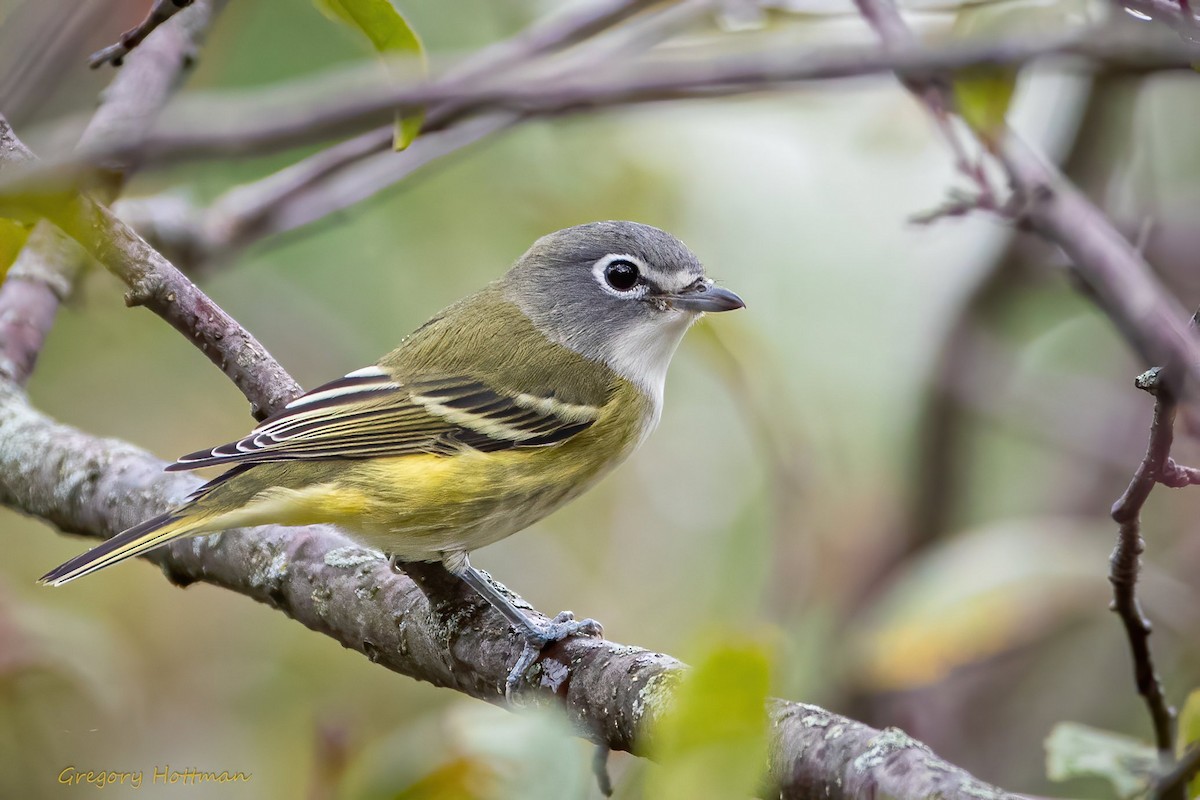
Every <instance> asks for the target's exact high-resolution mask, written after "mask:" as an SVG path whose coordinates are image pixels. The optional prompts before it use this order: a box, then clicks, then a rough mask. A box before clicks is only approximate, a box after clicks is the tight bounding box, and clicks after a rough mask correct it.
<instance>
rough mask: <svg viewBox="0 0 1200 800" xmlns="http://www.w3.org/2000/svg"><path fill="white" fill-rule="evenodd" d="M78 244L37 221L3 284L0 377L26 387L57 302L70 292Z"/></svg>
mask: <svg viewBox="0 0 1200 800" xmlns="http://www.w3.org/2000/svg"><path fill="white" fill-rule="evenodd" d="M79 253H80V250H79V246H78V245H76V244H75V243H74V242H72V241H70V240H69V239H67V238H66V237H64V236H63V235H62V234H61V233H59V232H58V229H57V228H55V227H54V226H53V225H51V224H50V223H48V222H45V221H42V222H39V223H38V224H37V225H36V226H34V229H33V230H32V231H31V232H30V234H29V238H28V239H26V241H25V247H24V248H22V250H21V253H20V254H19V255H18V256H17V260H16V261H15V262H13V265H12V266H11V267H9V270H8V274H7V275H6V276H5V278H4V284H3V285H0V376H3V377H4V378H5V379H7V380H10V381H12V382H14V383H16V384H17V385H18V386H24V385H25V383H26V382H27V381H28V380H29V377H30V376H31V375H32V374H33V368H34V366H35V365H36V364H37V358H38V355H40V354H41V352H42V347H43V346H44V345H45V343H46V336H47V335H48V334H49V333H50V328H51V327H52V326H53V325H54V318H55V316H57V315H58V307H59V305H60V304H61V303H62V301H63V300H65V299H66V297H67V296H68V295H69V294H70V293H71V285H72V283H73V281H74V276H75V269H76V265H77V264H78V261H77V259H78V256H79Z"/></svg>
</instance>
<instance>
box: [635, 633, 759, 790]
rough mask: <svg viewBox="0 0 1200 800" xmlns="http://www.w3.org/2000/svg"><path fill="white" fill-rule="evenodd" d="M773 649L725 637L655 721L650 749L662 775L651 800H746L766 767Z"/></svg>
mask: <svg viewBox="0 0 1200 800" xmlns="http://www.w3.org/2000/svg"><path fill="white" fill-rule="evenodd" d="M768 653H769V650H768V647H767V646H766V645H765V644H764V643H763V642H761V641H757V640H754V639H749V638H746V637H744V636H735V637H732V638H726V639H724V640H723V641H720V642H718V643H717V644H716V645H715V646H713V647H712V648H710V649H709V650H708V652H707V653H706V654H704V655H703V656H702V657H701V658H700V659H699V660H698V662H697V663H696V666H694V667H693V668H692V669H691V670H690V671H689V672H688V673H687V675H686V676H685V677H684V679H683V680H682V681H681V683H680V684H679V687H678V689H677V690H676V691H675V693H674V697H673V703H672V705H671V707H670V708H669V709H668V710H667V711H666V713H664V714H663V716H662V717H661V718H660V719H659V720H658V721H657V724H656V727H655V730H654V733H653V739H652V741H653V743H654V744H653V749H654V757H655V760H657V761H658V762H659V768H658V769H657V770H654V771H652V772H651V773H650V775H649V779H648V782H647V787H646V793H645V796H646V797H654V798H662V799H663V800H688V799H690V798H695V797H748V796H751V795H753V794H754V793H755V791H756V790H757V789H758V788H760V782H761V780H762V776H763V772H764V770H765V768H766V764H767V710H766V700H767V688H768V685H769V683H770V663H771V659H770V656H769V654H768Z"/></svg>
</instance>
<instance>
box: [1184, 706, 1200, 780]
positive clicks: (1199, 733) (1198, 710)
mask: <svg viewBox="0 0 1200 800" xmlns="http://www.w3.org/2000/svg"><path fill="white" fill-rule="evenodd" d="M1192 747H1200V689H1193V690H1192V691H1191V693H1190V694H1188V696H1187V700H1185V701H1184V703H1183V708H1182V709H1181V710H1180V712H1179V755H1180V756H1182V755H1183V753H1184V751H1185V750H1188V749H1190V748H1192ZM1187 796H1188V797H1200V776H1197V777H1195V778H1193V779H1192V781H1191V782H1190V783H1189V784H1188V792H1187Z"/></svg>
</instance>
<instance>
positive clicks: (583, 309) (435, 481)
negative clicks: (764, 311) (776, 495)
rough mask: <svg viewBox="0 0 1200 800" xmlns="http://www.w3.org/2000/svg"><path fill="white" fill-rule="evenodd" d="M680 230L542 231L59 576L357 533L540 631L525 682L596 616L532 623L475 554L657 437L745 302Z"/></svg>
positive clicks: (182, 464)
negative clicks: (277, 528)
mask: <svg viewBox="0 0 1200 800" xmlns="http://www.w3.org/2000/svg"><path fill="white" fill-rule="evenodd" d="M742 306H743V303H742V301H741V299H740V298H739V297H738V296H737V295H735V294H734V293H733V292H730V291H728V290H727V289H722V288H720V287H718V286H714V285H713V282H712V281H711V280H709V279H708V278H706V277H705V276H704V273H703V270H702V268H701V266H700V262H699V261H698V260H697V259H696V256H695V255H693V254H692V252H691V251H690V250H689V249H688V248H687V247H686V246H685V245H684V244H683V243H682V242H681V241H679V240H678V239H676V238H675V237H674V236H672V235H670V234H669V233H666V232H664V231H661V230H659V229H657V228H652V227H650V226H648V225H641V224H638V223H635V222H595V223H591V224H588V225H579V226H576V227H573V228H567V229H566V230H561V231H558V232H557V233H552V234H549V235H548V236H544V237H542V238H541V239H539V240H538V241H537V242H535V243H534V245H533V246H532V247H531V248H529V250H528V252H526V253H525V255H523V256H522V257H521V258H520V259H519V260H518V261H517V262H516V264H515V265H514V266H513V267H512V268H511V269H510V270H509V271H508V273H507V274H505V275H504V277H502V278H501V279H500V280H498V281H495V282H494V283H492V284H490V285H489V286H487V287H486V288H484V289H483V290H482V291H480V292H477V293H475V294H473V295H470V296H469V297H466V298H464V299H462V300H460V301H458V302H457V303H455V304H453V305H451V306H450V307H449V308H447V309H445V310H444V311H442V312H441V313H439V314H437V315H436V316H434V317H433V319H431V320H429V321H428V322H426V323H425V324H424V325H422V326H421V327H419V328H417V330H416V331H414V332H413V333H412V334H410V335H409V336H408V337H407V338H405V339H404V341H402V342H401V343H400V346H399V347H397V348H396V349H395V350H393V351H392V352H391V353H389V354H387V355H386V356H384V357H383V358H382V359H380V360H379V362H378V363H376V364H375V365H374V366H370V367H366V368H364V369H359V370H355V371H354V372H351V373H349V374H347V375H346V376H345V377H342V378H338V379H337V380H335V381H333V382H331V383H327V384H325V385H323V386H319V387H317V388H316V389H314V390H312V391H311V392H308V393H307V394H305V395H303V396H301V397H298V398H296V399H295V400H293V401H292V402H290V403H288V404H287V406H286V407H285V408H283V409H282V410H281V411H280V412H279V413H277V414H275V415H274V416H272V417H270V418H269V419H267V420H266V421H264V422H263V423H262V424H261V425H259V426H258V427H257V428H255V429H254V431H252V432H251V433H250V435H248V436H247V437H245V438H244V439H241V440H239V441H236V442H232V443H230V444H224V445H221V446H220V447H214V448H212V449H209V450H201V451H199V452H196V453H192V454H191V455H187V456H184V457H183V458H181V459H179V461H177V462H176V463H174V464H171V465H170V466H168V467H167V469H168V470H186V469H195V468H197V467H208V466H214V465H221V466H230V467H231V468H230V469H229V470H228V471H226V472H225V473H224V474H222V475H221V476H219V477H218V478H216V479H214V480H211V481H209V482H208V483H206V484H204V485H203V486H201V487H200V488H199V489H197V490H196V491H195V492H193V493H192V494H191V495H190V496H189V497H188V498H187V499H186V500H185V501H184V502H183V503H182V504H181V505H179V506H178V507H176V508H174V509H173V510H171V511H168V512H167V513H165V514H162V515H161V516H158V517H155V518H154V519H151V520H147V521H146V522H143V523H142V524H140V525H136V526H134V527H133V528H130V529H129V530H127V531H125V532H123V533H121V534H118V535H117V536H114V537H113V538H112V539H109V540H108V541H106V542H104V543H103V544H101V545H99V546H97V547H95V548H94V549H92V550H90V551H89V552H87V553H84V554H83V555H81V556H79V557H77V558H74V559H72V560H70V561H68V562H67V563H65V564H63V565H61V566H59V567H57V568H56V569H54V570H51V571H50V572H49V573H47V574H46V575H45V576H43V577H42V579H41V580H42V582H43V583H49V584H51V585H54V586H58V585H61V584H64V583H67V582H68V581H72V580H74V579H75V578H78V577H81V576H83V575H87V574H89V573H91V572H95V571H96V570H98V569H102V568H104V567H107V566H109V565H111V564H115V563H117V562H118V561H123V560H124V559H126V558H129V557H130V556H135V555H138V554H139V553H144V552H146V551H147V550H150V549H151V548H154V547H158V546H160V545H163V544H165V543H167V542H169V541H172V540H174V539H178V538H180V537H183V536H194V535H197V534H203V533H210V532H212V531H220V530H224V529H227V528H237V527H245V526H252V525H264V524H268V523H275V524H281V525H308V524H313V523H333V524H335V525H339V526H342V527H343V528H344V529H345V530H346V531H347V532H348V533H349V534H350V535H351V536H352V537H354V538H355V539H357V540H359V541H361V542H362V543H363V544H365V545H367V546H370V547H373V548H378V549H379V550H382V551H383V552H384V553H387V554H389V555H390V556H391V557H392V562H393V566H395V564H396V563H397V562H404V561H440V562H441V563H442V564H443V565H445V567H446V569H447V570H449V571H450V572H451V573H453V574H455V575H457V576H459V577H461V578H462V579H463V580H464V581H466V582H467V583H468V584H470V585H471V586H472V587H473V588H474V589H475V590H476V591H478V592H479V593H480V594H481V595H483V596H484V597H485V598H486V599H487V600H488V601H490V602H491V603H492V604H493V605H494V606H495V607H496V608H497V610H499V611H500V612H501V613H502V614H503V615H504V616H505V618H507V619H508V621H509V622H510V623H512V624H513V625H514V626H515V627H516V629H517V630H518V631H520V632H521V633H522V634H523V635H524V637H525V642H526V645H525V649H524V651H523V653H522V656H521V658H520V660H519V661H518V662H517V664H516V666H514V668H513V671H512V673H511V674H510V675H509V680H508V686H507V688H508V689H509V690H510V691H511V689H512V688H513V687H514V686H515V685H516V682H517V681H518V680H519V679H520V677H521V675H522V674H523V673H524V670H525V668H526V667H528V666H529V664H531V663H532V662H533V661H534V660H535V659H536V658H537V656H538V654H539V653H540V652H541V650H542V648H543V647H545V646H546V645H547V644H548V643H550V642H554V641H558V640H559V639H562V638H564V637H566V636H570V635H572V634H575V633H584V634H598V633H599V632H600V626H599V625H598V624H597V623H596V622H595V621H593V620H574V619H573V618H571V617H570V615H569V614H566V613H565V612H564V614H561V615H559V616H558V617H556V618H555V619H554V621H553V622H551V623H550V624H548V625H546V624H539V623H536V622H534V621H533V620H531V619H529V618H528V617H526V616H525V615H524V614H523V613H522V612H521V611H520V610H518V609H517V608H516V606H514V605H513V604H512V603H511V602H510V601H509V600H508V599H507V598H506V597H505V596H504V595H503V594H501V593H500V591H499V590H497V588H496V587H495V586H494V585H493V584H492V583H491V582H490V581H489V580H488V579H487V578H486V576H484V575H482V574H481V573H479V571H477V570H476V569H475V568H474V567H472V566H471V564H470V562H469V561H468V560H467V554H468V553H469V552H471V551H472V550H475V549H476V548H479V547H483V546H484V545H487V544H490V543H492V542H496V541H499V540H500V539H503V538H504V537H506V536H508V535H510V534H512V533H515V532H517V531H519V530H521V529H522V528H525V527H527V526H529V525H530V524H532V523H534V522H536V521H537V520H539V519H541V518H542V517H544V516H546V515H547V514H549V513H550V512H551V511H554V510H555V509H556V508H558V507H559V506H561V505H563V504H564V503H566V502H567V501H569V500H571V499H572V498H574V497H576V496H578V495H579V494H580V493H581V492H583V491H584V490H586V489H587V488H588V487H590V486H592V485H593V484H594V483H596V481H597V480H598V479H599V478H600V477H601V476H602V475H604V474H605V473H606V472H608V471H609V470H610V469H611V468H612V467H613V466H614V465H616V464H617V463H618V462H620V461H621V460H622V459H624V458H625V457H626V456H628V455H629V454H630V453H631V452H633V450H634V449H635V448H637V446H638V445H640V444H641V443H642V441H644V440H645V438H646V437H647V435H649V433H650V432H651V430H652V429H653V428H654V426H655V425H656V424H657V422H658V418H659V413H660V411H661V410H662V400H663V382H664V380H665V377H666V372H667V365H668V364H669V363H670V360H671V356H672V355H673V354H674V352H675V349H676V347H677V346H678V344H679V341H680V339H681V338H682V337H683V334H684V332H685V331H687V329H688V327H689V326H690V325H691V324H692V323H693V322H695V321H696V320H697V319H698V318H699V317H700V316H701V315H702V314H703V313H704V312H706V311H729V310H732V309H736V308H741V307H742Z"/></svg>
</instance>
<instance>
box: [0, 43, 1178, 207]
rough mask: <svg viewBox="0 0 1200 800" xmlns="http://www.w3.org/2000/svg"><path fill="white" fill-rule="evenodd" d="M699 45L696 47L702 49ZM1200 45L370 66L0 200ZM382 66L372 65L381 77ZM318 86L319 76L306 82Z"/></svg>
mask: <svg viewBox="0 0 1200 800" xmlns="http://www.w3.org/2000/svg"><path fill="white" fill-rule="evenodd" d="M696 49H697V48H692V50H693V51H694V50H696ZM1195 54H1196V49H1195V48H1194V47H1193V46H1191V45H1189V44H1188V43H1186V42H1183V41H1168V42H1163V41H1160V40H1159V39H1158V38H1157V37H1155V36H1148V35H1146V34H1145V32H1138V34H1137V35H1132V34H1131V32H1129V31H1125V30H1124V29H1121V30H1117V31H1112V30H1110V29H1107V28H1106V29H1103V30H1090V29H1089V30H1087V31H1084V32H1082V33H1074V34H1071V35H1068V36H1058V37H1030V36H1022V37H1019V38H1018V37H1010V38H1007V39H998V40H996V41H991V42H982V43H981V42H959V41H949V42H943V43H939V44H937V45H928V46H926V45H923V46H919V47H918V46H903V47H895V48H890V49H887V50H884V51H880V50H879V49H878V48H864V47H855V48H839V49H836V50H812V51H807V52H800V53H797V52H796V51H795V50H792V49H789V50H786V51H784V50H775V51H770V50H766V51H757V50H756V51H754V52H753V53H749V54H739V55H734V56H725V55H720V56H716V57H714V56H713V55H712V53H711V52H709V51H707V50H705V51H704V52H701V53H695V52H692V53H688V52H687V49H686V48H680V50H679V51H678V53H676V54H675V55H674V56H673V57H672V58H671V59H662V58H658V59H642V60H640V61H639V60H634V59H630V60H629V62H628V63H626V64H623V65H621V66H622V68H623V70H622V72H621V73H620V74H618V75H616V76H612V75H611V70H606V71H605V76H604V77H596V76H595V75H591V74H584V75H575V76H568V77H566V78H563V77H562V76H558V75H551V76H549V77H541V76H537V75H533V76H524V77H522V78H521V79H520V80H512V79H510V78H511V76H502V77H503V78H504V80H502V81H495V80H493V79H492V77H491V76H490V75H489V76H484V77H483V78H479V79H472V80H464V79H460V80H439V81H434V82H433V83H428V84H419V85H415V86H413V85H402V86H394V85H379V84H378V83H376V85H367V86H365V87H364V85H363V84H364V83H365V82H367V81H368V80H369V78H368V76H367V75H366V73H365V72H356V73H354V74H353V75H352V76H351V79H349V80H347V79H343V80H340V81H328V82H324V83H323V88H322V89H321V90H320V91H309V92H308V95H307V97H306V99H305V100H304V102H303V104H302V106H301V107H295V106H293V107H291V108H288V107H286V106H281V105H280V104H279V103H278V102H277V95H278V92H279V89H278V87H274V88H272V89H270V90H266V91H269V92H270V94H271V95H272V98H273V100H272V102H270V103H257V104H255V105H257V106H262V107H269V108H270V112H269V113H267V112H262V111H258V112H255V111H252V110H250V108H249V105H250V104H249V103H247V104H246V105H245V106H244V107H246V109H247V111H246V113H239V114H223V115H214V114H211V113H205V114H203V116H202V117H201V118H196V115H195V114H193V115H192V118H190V119H187V120H186V121H185V122H183V123H179V124H176V125H175V126H174V127H159V128H156V129H154V130H151V131H148V132H146V134H145V135H144V136H143V137H141V138H140V139H138V140H135V141H130V142H125V143H123V144H120V145H115V146H113V147H111V148H108V149H103V150H100V151H97V152H93V153H91V154H90V156H83V157H81V158H77V159H75V160H71V161H66V162H59V163H55V164H47V165H46V166H45V167H43V168H42V169H40V170H30V171H28V172H26V173H25V175H24V176H22V177H21V178H20V179H12V180H8V181H5V182H4V183H3V184H0V196H3V197H7V198H9V199H11V198H13V197H14V196H18V195H19V194H20V193H21V191H22V190H23V189H25V188H27V187H29V186H31V185H32V186H36V185H39V184H44V183H45V182H47V181H51V182H53V181H62V180H63V179H64V177H73V176H78V175H80V174H86V173H87V172H88V170H89V169H91V168H92V165H93V164H94V163H95V162H96V161H104V160H106V159H111V158H117V159H130V158H135V157H136V158H140V159H142V160H143V161H144V162H145V163H147V164H149V163H153V164H163V163H168V162H177V161H182V160H188V159H197V158H213V157H228V156H247V155H254V154H261V153H269V152H275V151H278V150H282V149H286V148H290V147H298V146H301V145H305V144H312V143H315V142H320V141H323V140H327V139H329V138H334V137H337V136H346V135H353V134H355V133H357V132H359V131H362V130H363V129H366V128H371V127H375V126H379V125H383V124H385V123H387V122H389V121H390V120H391V119H392V118H393V115H394V113H395V112H396V111H397V110H400V111H405V110H417V109H425V108H432V107H434V106H437V105H438V104H451V105H453V106H455V107H456V109H457V111H456V112H455V114H452V115H448V116H447V118H445V119H444V120H443V121H442V122H441V123H440V125H439V126H432V125H431V124H430V122H429V121H428V120H427V121H426V126H425V130H426V131H430V130H434V129H437V127H445V126H448V125H450V124H451V123H453V122H457V121H458V119H460V118H462V117H464V116H468V115H475V114H481V113H490V112H494V111H512V112H519V113H525V114H533V115H554V114H562V113H567V112H578V111H582V110H591V109H596V108H601V107H608V106H614V105H631V104H637V103H647V102H655V101H660V100H672V99H696V98H713V97H721V96H729V95H735V94H744V93H746V92H750V91H758V90H763V89H769V88H775V87H778V86H781V85H785V84H795V83H803V82H810V81H824V80H835V79H845V78H855V77H862V76H867V75H875V74H879V73H884V72H892V71H897V72H900V73H903V74H906V75H908V74H921V75H927V74H929V73H931V72H937V71H954V70H958V69H964V68H967V67H976V66H992V67H1001V66H1015V65H1020V64H1024V63H1027V62H1029V61H1032V60H1035V59H1039V58H1043V57H1057V58H1066V59H1074V60H1083V61H1084V62H1087V63H1091V64H1094V65H1104V66H1106V67H1108V68H1115V69H1126V70H1141V71H1145V70H1167V69H1190V65H1191V63H1192V62H1193V61H1194V60H1195V58H1196V55H1195ZM375 71H376V70H374V69H373V70H372V71H371V72H372V73H374V72H375ZM309 84H310V81H309V80H306V81H305V85H306V86H308V85H309Z"/></svg>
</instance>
